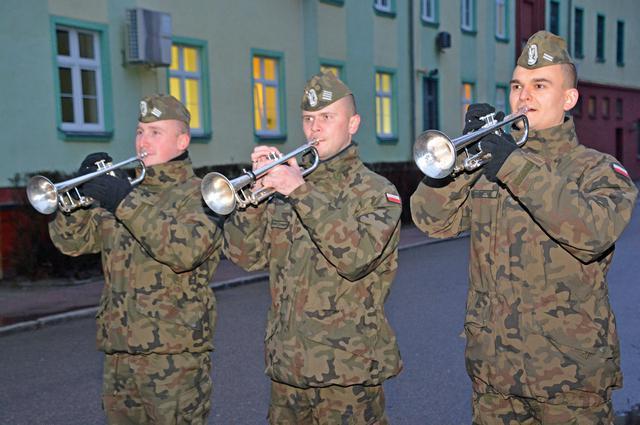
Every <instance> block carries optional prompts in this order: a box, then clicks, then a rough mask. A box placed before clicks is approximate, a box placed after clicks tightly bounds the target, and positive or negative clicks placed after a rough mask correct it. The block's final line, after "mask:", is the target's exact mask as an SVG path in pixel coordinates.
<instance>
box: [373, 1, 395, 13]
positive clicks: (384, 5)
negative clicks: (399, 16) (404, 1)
mask: <svg viewBox="0 0 640 425" xmlns="http://www.w3.org/2000/svg"><path fill="white" fill-rule="evenodd" d="M373 6H374V7H375V8H376V9H378V10H379V11H381V12H389V13H391V12H392V8H391V6H392V4H391V0H373Z"/></svg>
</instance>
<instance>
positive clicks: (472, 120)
mask: <svg viewBox="0 0 640 425" xmlns="http://www.w3.org/2000/svg"><path fill="white" fill-rule="evenodd" d="M495 111H496V108H494V107H493V106H491V105H489V104H488V103H474V104H472V105H469V108H468V109H467V113H466V114H465V116H464V130H462V134H467V133H469V132H471V131H476V130H478V129H480V128H481V127H482V126H483V125H485V124H486V122H485V121H483V120H481V119H480V118H482V117H484V116H486V115H489V114H491V113H493V112H495ZM503 118H504V112H502V111H500V112H498V113H497V114H496V120H497V121H500V120H502V119H503Z"/></svg>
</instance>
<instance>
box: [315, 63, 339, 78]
mask: <svg viewBox="0 0 640 425" xmlns="http://www.w3.org/2000/svg"><path fill="white" fill-rule="evenodd" d="M327 71H328V72H333V75H335V76H336V77H338V78H340V79H341V80H343V75H342V74H343V73H342V66H341V65H334V64H322V65H320V72H327ZM343 81H344V80H343Z"/></svg>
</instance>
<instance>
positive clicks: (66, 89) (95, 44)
mask: <svg viewBox="0 0 640 425" xmlns="http://www.w3.org/2000/svg"><path fill="white" fill-rule="evenodd" d="M99 41H100V40H99V33H97V32H93V31H88V30H84V29H77V28H71V27H65V26H56V49H57V52H56V53H57V55H56V62H57V67H58V72H57V75H58V83H59V97H58V102H59V106H60V119H61V124H60V127H61V130H63V131H64V130H67V131H72V132H73V131H80V132H101V131H104V129H105V126H104V98H103V93H102V70H101V60H100V59H101V57H100V43H99Z"/></svg>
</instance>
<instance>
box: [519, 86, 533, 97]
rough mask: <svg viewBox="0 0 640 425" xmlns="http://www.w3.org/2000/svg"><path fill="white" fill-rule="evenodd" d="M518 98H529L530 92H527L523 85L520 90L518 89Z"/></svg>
mask: <svg viewBox="0 0 640 425" xmlns="http://www.w3.org/2000/svg"><path fill="white" fill-rule="evenodd" d="M519 98H520V100H529V99H530V98H531V92H529V89H527V88H526V87H523V88H522V90H520V96H519Z"/></svg>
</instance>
